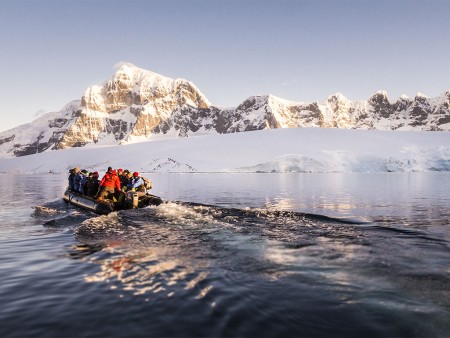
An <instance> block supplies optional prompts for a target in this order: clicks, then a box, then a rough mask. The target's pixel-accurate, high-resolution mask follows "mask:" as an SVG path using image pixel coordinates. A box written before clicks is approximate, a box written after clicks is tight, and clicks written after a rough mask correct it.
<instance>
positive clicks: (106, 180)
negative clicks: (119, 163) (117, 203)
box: [97, 167, 120, 201]
mask: <svg viewBox="0 0 450 338" xmlns="http://www.w3.org/2000/svg"><path fill="white" fill-rule="evenodd" d="M115 189H116V190H115ZM115 191H120V180H119V177H118V176H117V173H116V171H115V170H113V169H112V168H111V167H108V171H107V172H106V174H105V176H103V178H102V180H101V181H100V191H99V193H98V197H97V200H98V201H102V200H103V199H105V198H109V197H110V195H114V193H115Z"/></svg>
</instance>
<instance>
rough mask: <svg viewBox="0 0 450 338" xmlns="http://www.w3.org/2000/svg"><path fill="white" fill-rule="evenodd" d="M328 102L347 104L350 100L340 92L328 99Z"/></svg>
mask: <svg viewBox="0 0 450 338" xmlns="http://www.w3.org/2000/svg"><path fill="white" fill-rule="evenodd" d="M327 101H328V102H347V101H348V99H347V98H346V97H345V96H344V95H343V94H342V93H340V92H336V93H334V94H332V95H330V96H328V98H327Z"/></svg>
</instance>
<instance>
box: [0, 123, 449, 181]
mask: <svg viewBox="0 0 450 338" xmlns="http://www.w3.org/2000/svg"><path fill="white" fill-rule="evenodd" d="M74 166H78V167H80V168H84V169H87V170H90V171H93V170H97V171H99V172H100V171H104V170H105V169H106V168H107V167H108V166H112V167H113V168H124V169H125V168H128V169H130V170H136V171H140V172H175V173H181V172H183V173H214V172H215V173H217V172H227V173H242V172H249V173H252V172H263V173H264V172H273V173H278V172H280V173H284V172H307V173H334V172H367V173H371V172H424V171H450V133H449V132H445V131H444V132H437V131H436V132H431V131H423V132H422V131H379V130H369V131H367V130H354V129H351V130H348V129H324V128H292V129H273V130H261V131H252V132H241V133H235V134H223V135H208V136H196V137H189V138H181V139H168V140H154V141H146V142H141V143H134V144H124V145H115V146H102V147H87V148H71V149H64V150H57V151H48V152H44V153H39V154H35V155H28V156H23V157H16V158H7V159H0V173H21V174H24V173H25V174H28V173H29V174H33V173H49V172H53V173H66V172H67V171H68V170H69V169H70V168H73V167H74Z"/></svg>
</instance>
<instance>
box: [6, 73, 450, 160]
mask: <svg viewBox="0 0 450 338" xmlns="http://www.w3.org/2000/svg"><path fill="white" fill-rule="evenodd" d="M298 127H325V128H345V129H376V130H422V131H423V130H444V131H449V130H450V91H447V92H445V93H443V94H442V95H441V96H439V97H437V98H432V99H431V98H427V97H425V96H424V95H422V94H418V95H417V96H416V97H415V98H414V99H409V98H407V97H405V96H402V97H401V98H400V99H399V100H397V101H396V102H394V103H391V102H390V101H389V99H388V97H387V93H386V92H384V91H379V92H377V93H375V94H374V95H373V96H371V97H370V98H369V99H368V100H367V101H356V102H353V101H350V100H348V99H346V98H345V97H344V96H343V95H342V94H339V93H337V94H334V95H331V96H330V97H328V99H327V100H326V101H324V102H312V103H298V102H290V101H286V100H283V99H281V98H278V97H276V96H273V95H265V96H252V97H249V98H248V99H246V100H245V101H244V102H242V103H241V104H240V105H239V106H238V107H234V108H221V107H217V106H214V105H211V103H210V102H209V101H208V100H207V99H206V97H205V96H204V95H203V94H202V93H201V92H200V91H199V89H198V88H197V87H196V86H195V85H194V84H193V83H191V82H189V81H187V80H184V79H176V80H173V79H170V78H167V77H164V76H161V75H159V74H156V73H153V72H150V71H147V70H143V69H140V68H138V67H136V66H133V65H130V64H123V65H122V66H121V67H120V68H119V69H118V70H117V71H116V73H115V74H114V75H113V76H112V78H111V79H110V80H109V81H106V82H105V83H104V84H102V85H95V86H91V87H89V88H88V89H87V90H86V91H85V93H84V95H83V96H82V98H81V100H77V101H73V102H70V103H69V104H67V105H66V106H65V107H64V108H63V109H61V111H59V112H54V113H48V114H46V115H43V116H41V117H40V118H38V119H36V120H35V121H33V122H31V123H29V124H25V125H22V126H19V127H16V128H14V129H11V130H8V131H5V132H3V133H0V156H1V157H11V156H24V155H29V154H35V153H40V152H43V151H47V150H57V149H65V148H71V147H84V146H95V145H112V144H126V143H134V142H138V141H145V140H154V139H160V138H178V137H188V136H195V135H204V134H227V133H235V132H242V131H252V130H262V129H276V128H298Z"/></svg>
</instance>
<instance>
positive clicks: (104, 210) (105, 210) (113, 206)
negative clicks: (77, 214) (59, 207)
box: [63, 189, 162, 215]
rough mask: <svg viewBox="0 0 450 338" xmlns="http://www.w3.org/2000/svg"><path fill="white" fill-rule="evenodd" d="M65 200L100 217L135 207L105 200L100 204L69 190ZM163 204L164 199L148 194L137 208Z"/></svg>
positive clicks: (64, 196) (65, 193)
mask: <svg viewBox="0 0 450 338" xmlns="http://www.w3.org/2000/svg"><path fill="white" fill-rule="evenodd" d="M63 199H64V201H65V202H67V203H70V204H72V205H75V206H77V207H79V208H82V209H86V210H90V211H93V212H95V213H97V214H100V215H106V214H109V213H110V212H112V211H117V210H126V209H133V205H132V204H129V203H126V202H124V203H121V204H119V203H113V201H111V200H106V199H105V200H103V201H102V202H99V201H97V200H95V199H93V198H91V197H88V196H85V195H82V194H79V193H76V192H73V191H71V190H69V189H66V191H65V192H64V195H63ZM161 203H162V199H161V198H160V197H158V196H155V195H151V194H146V195H145V196H142V197H140V198H139V202H138V205H137V207H138V208H144V207H147V206H149V205H160V204H161Z"/></svg>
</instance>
